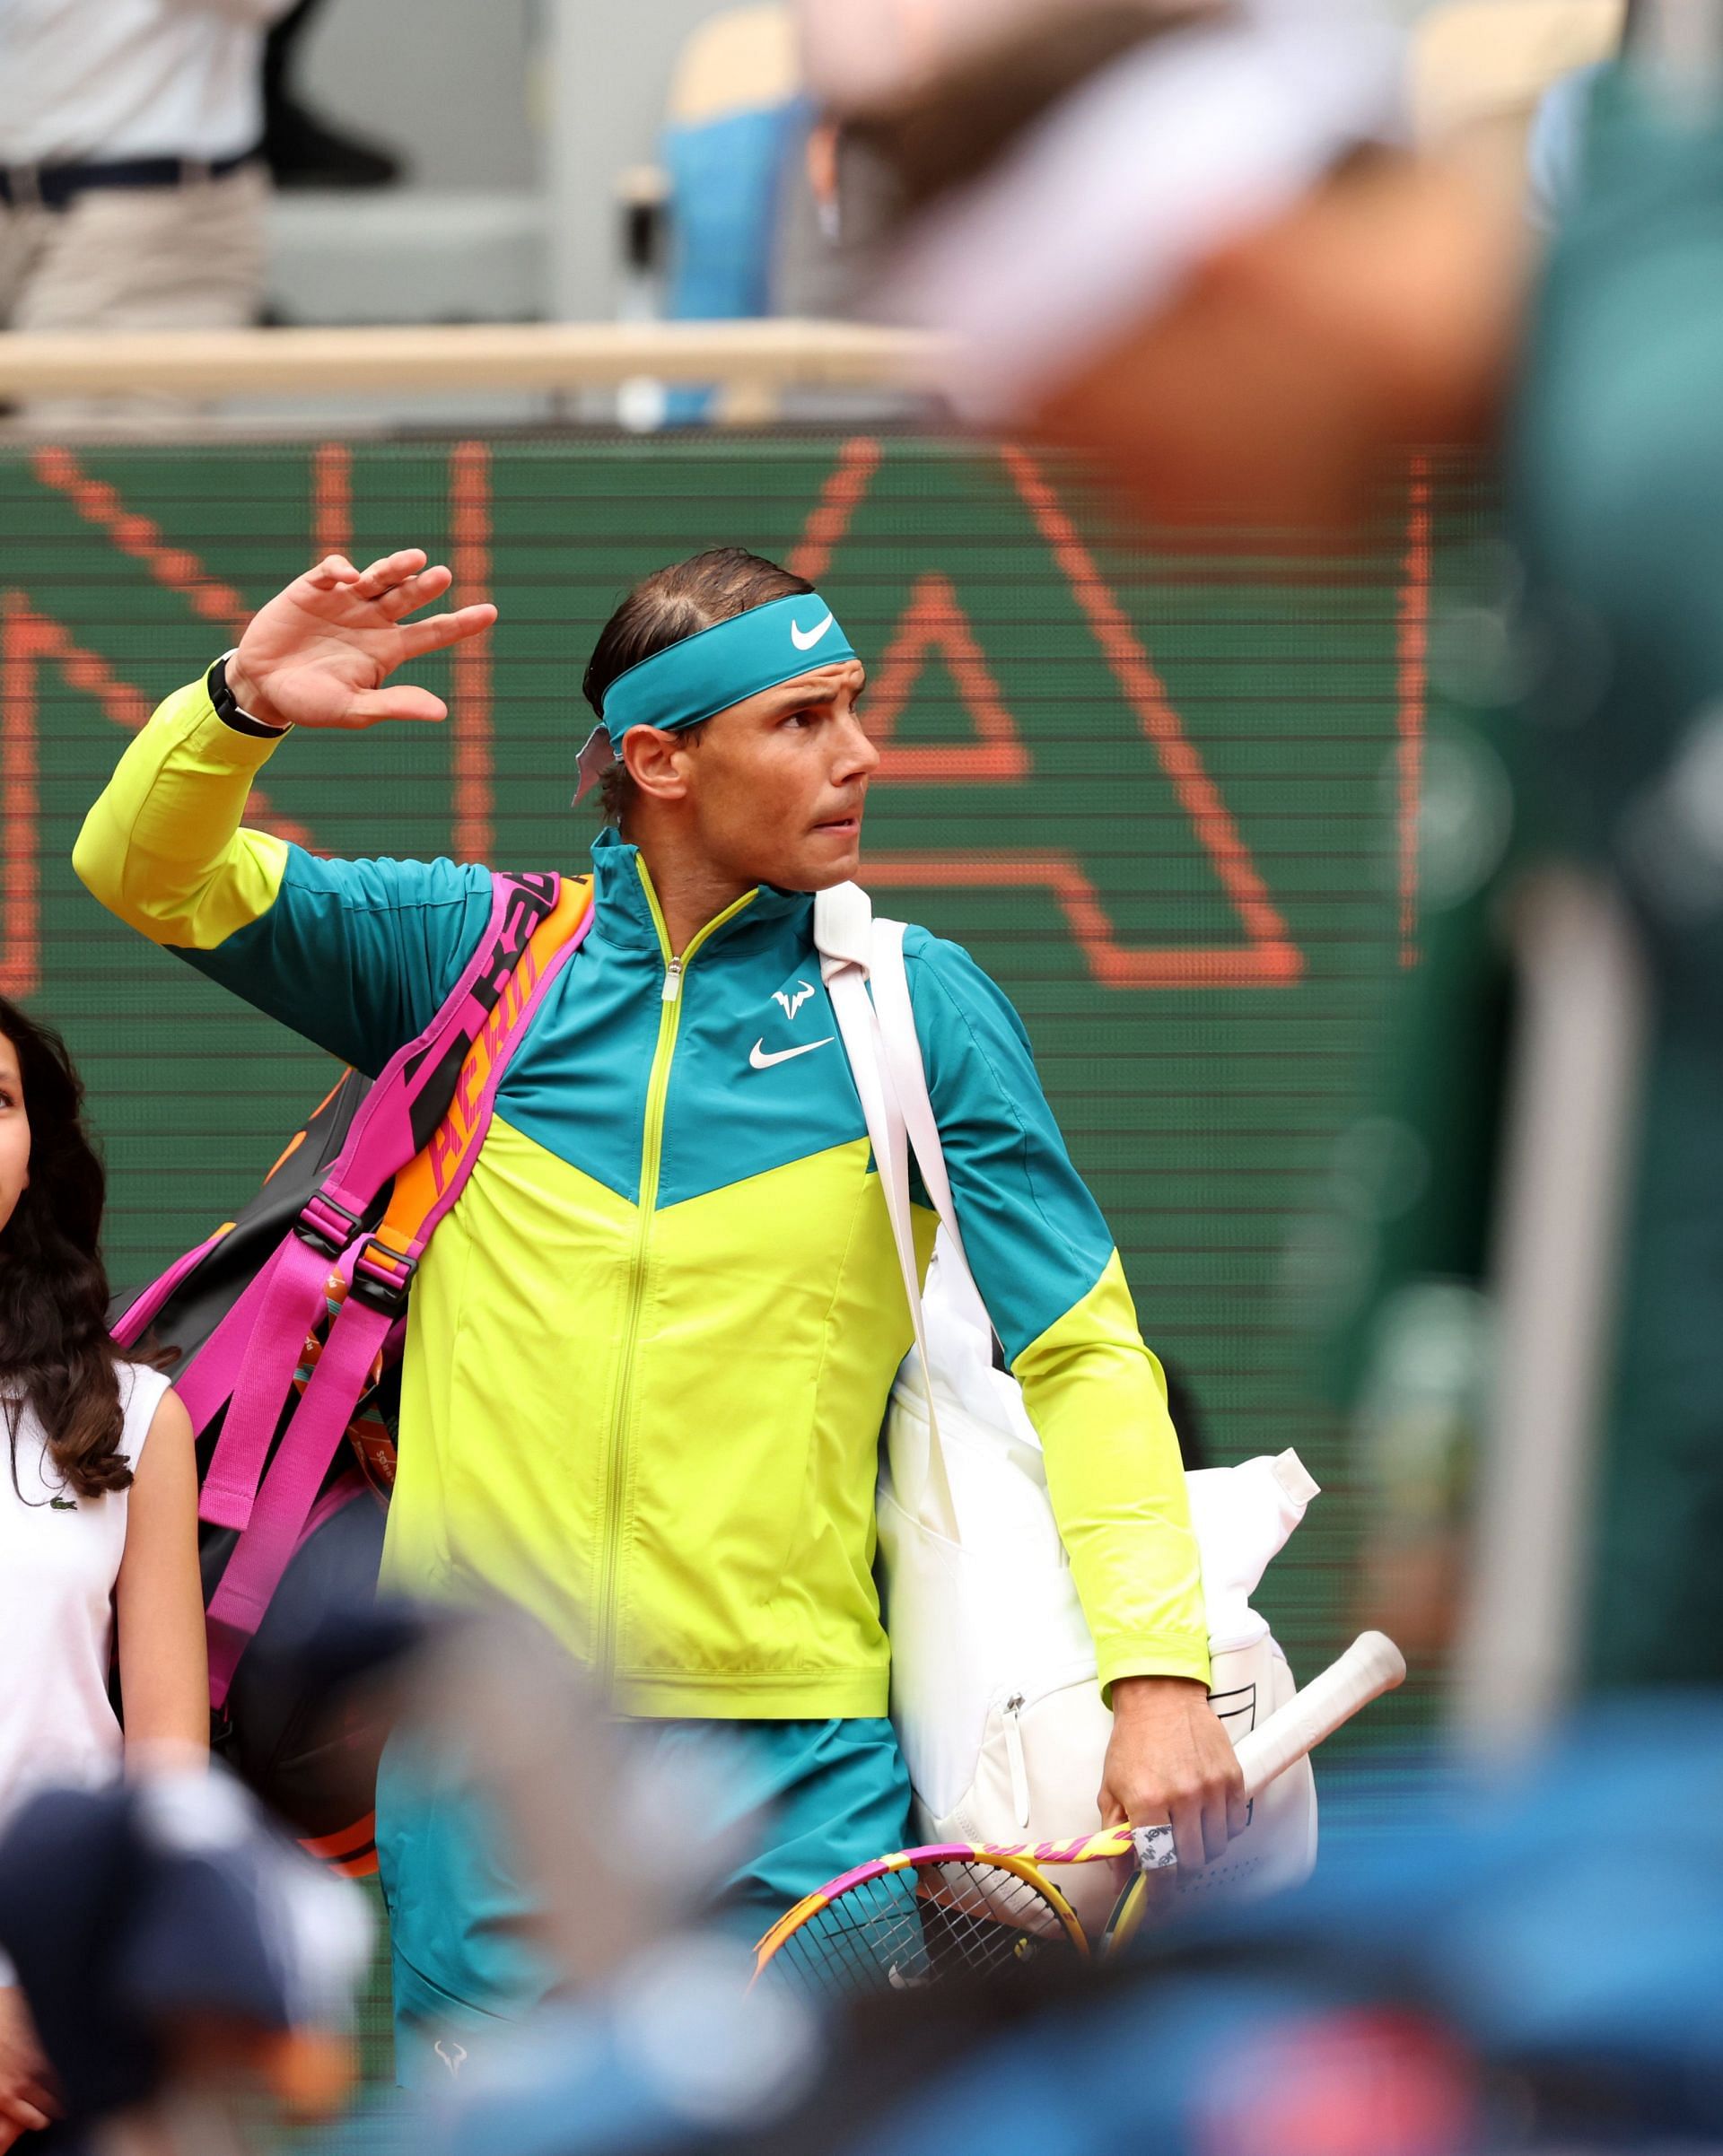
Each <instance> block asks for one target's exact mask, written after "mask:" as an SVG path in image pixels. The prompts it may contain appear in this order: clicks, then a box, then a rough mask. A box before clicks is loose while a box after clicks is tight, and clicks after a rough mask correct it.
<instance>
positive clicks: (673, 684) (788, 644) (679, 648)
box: [604, 591, 855, 748]
mask: <svg viewBox="0 0 1723 2156" xmlns="http://www.w3.org/2000/svg"><path fill="white" fill-rule="evenodd" d="M854 657H855V653H854V652H853V650H851V648H850V640H849V638H848V637H847V636H845V635H844V632H843V630H842V629H840V628H839V627H838V625H837V622H836V620H835V616H834V615H833V613H832V610H831V608H830V607H828V606H827V604H826V602H825V600H824V599H823V598H820V596H819V594H818V592H817V591H809V592H801V593H798V594H796V595H795V596H793V597H792V598H781V599H770V600H768V601H767V602H766V604H765V606H764V607H749V608H748V612H747V613H746V614H737V615H731V617H730V620H729V621H727V622H714V623H713V625H712V627H711V628H710V629H701V630H699V631H697V632H696V633H695V634H694V635H693V636H685V637H684V638H683V639H682V641H681V642H680V643H679V644H670V645H669V646H668V647H667V648H666V649H665V650H662V651H655V652H654V653H653V654H652V657H651V658H650V659H642V660H641V662H640V664H639V665H638V666H637V667H630V668H629V669H628V671H627V672H626V673H625V674H618V675H617V678H616V679H615V680H614V681H613V682H612V683H611V684H610V686H609V687H608V689H607V690H606V691H605V692H604V730H605V732H606V733H607V734H608V735H609V737H610V746H612V747H613V748H620V746H622V737H623V736H624V735H625V733H626V732H627V731H628V729H629V728H630V727H631V726H655V727H658V728H660V729H661V730H662V731H664V732H665V733H671V734H673V733H678V732H680V730H681V729H682V728H684V727H685V726H698V725H699V724H700V721H701V720H703V719H711V718H713V717H715V716H716V714H717V713H718V712H720V711H728V710H729V709H730V705H731V704H732V703H741V702H742V701H743V699H744V698H745V697H748V696H757V695H758V694H759V693H760V691H761V690H762V689H775V688H776V687H777V685H778V684H779V683H780V682H781V681H793V680H794V679H795V678H796V676H797V675H798V674H807V673H809V672H811V671H812V669H813V668H815V667H826V666H830V665H831V664H832V663H833V662H834V660H836V659H853V658H854Z"/></svg>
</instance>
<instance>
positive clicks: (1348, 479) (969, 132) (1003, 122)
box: [846, 0, 1527, 529]
mask: <svg viewBox="0 0 1723 2156" xmlns="http://www.w3.org/2000/svg"><path fill="white" fill-rule="evenodd" d="M1084 25H1087V28H1086V30H1085V28H1084V27H1083V26H1084ZM1073 56H1078V57H1080V59H1081V60H1083V61H1086V63H1087V65H1086V67H1082V66H1079V65H1074V62H1073ZM1399 63H1400V52H1399V45H1398V41H1397V39H1395V38H1394V37H1393V36H1392V35H1390V34H1389V33H1388V32H1387V31H1386V30H1385V29H1384V28H1383V26H1382V25H1381V23H1380V22H1378V20H1377V19H1376V18H1375V17H1374V15H1373V13H1372V12H1371V11H1370V10H1369V8H1368V7H1367V6H1361V5H1357V4H1351V0H1308V4H1306V5H1297V4H1291V0H1273V4H1260V5H1254V6H1252V5H1245V6H1234V7H1227V8H1220V9H1215V8H1210V9H1204V10H1202V11H1200V12H1199V13H1194V14H1193V13H1182V14H1181V13H1167V12H1165V11H1150V10H1145V9H1143V8H1141V7H1118V6H1084V7H1080V8H1078V9H1076V10H1067V11H1065V13H1063V14H1062V15H1061V16H1060V18H1059V19H1058V20H1056V21H1054V22H1036V21H1032V22H1029V23H1028V25H1027V26H1018V27H1015V28H1013V29H1011V30H1010V31H1007V32H1006V33H1005V34H1004V35H1003V36H1002V37H1001V39H1000V40H999V41H998V42H997V43H996V44H994V45H993V46H990V47H985V48H981V49H979V50H972V51H970V52H969V53H967V54H966V56H965V57H963V58H961V59H960V60H959V61H958V63H957V64H956V65H954V67H953V68H952V70H951V71H950V72H949V73H948V74H945V75H942V76H940V77H938V78H936V79H934V80H933V81H931V82H927V83H920V84H918V85H916V86H915V87H913V88H912V89H911V90H910V91H909V92H907V93H906V94H905V95H904V96H903V97H902V98H901V99H900V100H898V101H896V103H894V104H888V105H886V106H883V107H882V106H877V105H876V106H870V107H866V108H860V109H851V110H850V111H849V112H848V114H847V116H846V118H847V126H848V132H849V134H850V135H852V136H853V138H855V139H856V140H857V141H858V143H860V144H864V145H865V146H866V147H867V149H868V150H869V152H870V154H871V155H872V156H873V157H875V158H876V159H878V160H879V161H881V162H883V164H884V165H885V166H886V167H887V169H888V170H889V172H890V173H891V174H892V175H893V177H894V179H895V191H896V227H895V234H894V237H893V240H892V244H891V248H890V253H889V267H888V275H887V278H886V289H885V297H886V299H887V301H888V303H889V305H890V306H891V308H892V309H893V310H894V311H896V312H897V313H898V314H900V315H904V316H906V317H908V318H909V319H914V320H917V321H921V322H923V323H926V324H929V325H930V326H935V327H940V328H943V329H946V330H948V331H950V332H954V333H955V335H956V336H957V338H958V344H959V353H958V360H957V362H956V371H955V376H954V383H953V386H954V388H955V389H956V390H957V392H958V397H959V399H960V401H961V402H962V403H963V404H964V406H966V408H967V409H968V410H970V411H971V412H973V413H974V414H975V415H976V416H977V417H979V418H981V419H983V420H985V421H990V422H997V423H1010V424H1020V423H1024V422H1025V421H1028V422H1029V423H1032V424H1034V425H1036V426H1037V427H1038V428H1039V429H1040V430H1041V431H1042V432H1045V433H1047V434H1049V435H1052V436H1054V437H1055V438H1057V439H1060V440H1063V441H1069V442H1071V443H1073V444H1075V445H1077V446H1079V447H1086V448H1090V449H1093V450H1097V451H1098V452H1100V453H1101V454H1102V455H1103V457H1104V458H1105V459H1106V462H1107V463H1108V465H1109V467H1111V468H1113V469H1114V470H1115V472H1116V473H1117V474H1118V476H1120V477H1121V479H1122V480H1123V481H1124V484H1126V485H1127V486H1128V487H1129V488H1130V489H1131V490H1132V492H1133V495H1134V496H1135V498H1136V500H1137V501H1138V502H1139V503H1140V504H1141V507H1142V509H1143V511H1144V512H1145V513H1146V514H1148V515H1149V516H1150V517H1151V518H1152V519H1155V520H1156V521H1160V522H1165V521H1167V520H1168V519H1201V520H1203V521H1204V522H1216V521H1218V522H1222V523H1231V524H1233V525H1234V526H1236V527H1243V526H1246V525H1251V526H1255V527H1257V528H1260V527H1262V526H1264V525H1292V526H1299V527H1302V528H1307V529H1308V528H1310V527H1311V526H1312V525H1321V524H1336V523H1341V524H1344V523H1349V522H1350V521H1351V520H1352V519H1355V518H1356V517H1357V516H1358V515H1359V514H1360V511H1362V510H1363V509H1364V508H1365V507H1366V506H1367V505H1368V504H1369V502H1370V500H1371V498H1372V492H1373V490H1374V488H1375V487H1376V486H1377V485H1378V484H1379V482H1380V480H1381V478H1382V476H1383V475H1384V473H1385V471H1386V470H1387V469H1389V468H1390V466H1391V463H1392V460H1393V458H1394V457H1395V454H1396V453H1397V452H1399V451H1400V450H1402V448H1403V446H1404V444H1405V443H1407V442H1409V441H1464V440H1475V439H1478V438H1480V437H1482V435H1483V434H1485V433H1486V432H1488V431H1489V430H1490V429H1491V426H1492V425H1493V423H1494V420H1495V417H1496V415H1497V414H1498V413H1499V410H1500V404H1501V399H1502V397H1503V395H1504V392H1505V390H1506V388H1507V385H1508V383H1509V380H1510V377H1511V371H1512V364H1513V358H1514V353H1515V349H1516V339H1517V326H1518V322H1519V318H1520V310H1521V307H1522V304H1523V299H1524V278H1525V264H1526V252H1527V242H1526V236H1525V234H1524V232H1523V230H1522V227H1521V222H1520V219H1519V216H1518V214H1517V212H1518V205H1517V201H1516V200H1515V198H1514V196H1513V193H1512V192H1511V190H1510V189H1509V188H1505V187H1504V188H1499V187H1498V186H1497V185H1496V184H1495V182H1494V180H1493V178H1492V176H1491V174H1489V173H1488V172H1486V171H1476V170H1473V169H1471V168H1469V167H1465V166H1454V167H1449V166H1446V165H1439V164H1435V163H1431V162H1428V161H1422V160H1420V159H1416V158H1414V157H1413V156H1412V155H1410V154H1409V153H1406V152H1405V151H1404V149H1402V148H1401V147H1399V146H1398V144H1399V136H1400V114H1399V102H1398V100H1399Z"/></svg>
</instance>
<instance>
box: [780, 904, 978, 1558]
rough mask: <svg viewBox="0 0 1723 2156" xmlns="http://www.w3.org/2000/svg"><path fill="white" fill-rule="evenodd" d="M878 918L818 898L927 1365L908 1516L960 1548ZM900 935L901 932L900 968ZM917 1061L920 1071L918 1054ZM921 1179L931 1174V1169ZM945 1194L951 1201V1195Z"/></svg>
mask: <svg viewBox="0 0 1723 2156" xmlns="http://www.w3.org/2000/svg"><path fill="white" fill-rule="evenodd" d="M872 919H873V907H872V903H871V901H870V899H869V897H868V895H867V893H866V892H865V891H863V890H861V889H860V888H858V886H856V885H854V884H839V885H838V886H835V888H834V889H832V890H830V891H821V892H819V893H818V895H816V897H815V899H814V941H815V944H816V945H817V947H818V950H819V968H820V977H821V979H822V980H823V981H824V982H825V983H826V991H827V994H828V995H829V996H830V998H831V999H832V1015H833V1017H835V1019H836V1021H837V1030H838V1032H839V1034H841V1035H842V1037H843V1042H844V1053H845V1054H846V1055H847V1056H848V1057H849V1060H850V1069H851V1072H852V1074H853V1077H854V1079H855V1089H856V1092H857V1094H858V1095H860V1097H861V1101H862V1116H863V1118H864V1119H865V1121H866V1122H867V1126H868V1136H869V1138H870V1139H871V1140H872V1142H873V1152H874V1160H875V1163H876V1165H877V1166H878V1168H879V1183H880V1188H881V1190H882V1191H884V1193H885V1200H886V1211H887V1214H888V1217H889V1218H890V1221H891V1235H892V1241H893V1243H894V1244H896V1251H897V1264H898V1269H899V1270H900V1271H901V1272H902V1274H903V1279H904V1292H905V1295H906V1296H907V1297H908V1299H909V1314H910V1320H911V1322H912V1324H913V1325H914V1331H915V1348H916V1351H917V1353H918V1354H919V1355H920V1357H921V1360H922V1374H923V1380H924V1390H925V1393H926V1401H927V1436H928V1450H927V1472H926V1475H925V1477H924V1478H923V1485H922V1488H921V1489H920V1491H919V1492H910V1491H905V1493H903V1494H904V1496H905V1497H906V1498H913V1500H914V1502H913V1503H912V1505H911V1506H910V1509H911V1510H912V1511H913V1512H914V1514H915V1516H916V1518H917V1519H919V1520H920V1521H921V1523H922V1524H923V1526H924V1527H927V1528H929V1529H931V1531H932V1532H934V1533H935V1534H940V1535H943V1536H944V1537H945V1538H946V1540H947V1541H952V1542H955V1541H958V1540H959V1536H958V1513H957V1506H956V1504H955V1503H954V1501H953V1499H952V1496H951V1481H950V1478H949V1475H948V1474H947V1472H946V1466H945V1453H944V1451H943V1449H942V1447H941V1446H940V1429H939V1422H938V1419H937V1418H936V1416H935V1413H934V1409H933V1372H932V1364H931V1361H930V1359H929V1357H928V1352H927V1333H926V1330H925V1328H924V1326H923V1319H922V1286H921V1280H920V1279H919V1277H918V1275H917V1272H916V1266H915V1233H914V1223H913V1219H912V1216H911V1211H910V1198H909V1143H908V1132H907V1129H906V1126H905V1120H904V1111H903V1108H902V1105H901V1104H900V1103H899V1101H898V1099H897V1095H896V1087H895V1086H894V1085H893V1083H892V1078H891V1072H890V1068H889V1065H888V1061H887V1058H886V1053H885V1047H884V1043H883V1042H882V1040H881V1038H880V1032H879V1020H878V1018H877V1017H876V1015H875V1011H874V1006H873V1001H872V999H871V998H870V996H869V994H868V989H867V982H868V975H869V972H870V947H871V944H872V936H871V926H872ZM902 936H903V931H902V929H901V927H900V928H899V929H898V947H899V956H900V963H901V952H902ZM917 1061H918V1065H919V1054H918V1057H917ZM922 1091H923V1095H925V1093H926V1081H925V1079H923V1084H922ZM930 1113H931V1111H930ZM943 1173H944V1163H943V1161H941V1163H940V1174H941V1175H943ZM925 1174H926V1170H925V1168H923V1175H925ZM947 1195H948V1198H949V1190H948V1193H947Z"/></svg>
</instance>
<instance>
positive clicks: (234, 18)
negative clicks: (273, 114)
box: [0, 0, 292, 330]
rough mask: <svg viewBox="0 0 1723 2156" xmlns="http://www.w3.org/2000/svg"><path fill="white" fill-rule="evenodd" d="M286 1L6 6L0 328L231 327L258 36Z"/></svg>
mask: <svg viewBox="0 0 1723 2156" xmlns="http://www.w3.org/2000/svg"><path fill="white" fill-rule="evenodd" d="M291 4H292V0H6V5H5V7H4V11H0V325H4V327H10V328H13V329H34V330H78V329H97V328H101V329H190V328H226V327H238V326H240V325H242V324H245V323H248V322H250V321H251V320H252V319H254V318H255V317H256V315H257V312H258V305H259V302H260V300H261V296H262V286H263V258H264V222H263V221H264V205H265V202H266V199H267V179H266V176H265V173H264V169H263V166H262V164H261V163H260V162H259V161H258V154H257V153H258V143H259V141H260V139H261V136H262V133H263V100H262V62H263V43H264V33H265V31H266V30H267V28H268V26H269V24H270V23H271V22H273V21H274V20H275V19H276V17H277V16H280V15H282V14H283V13H285V11H286V9H287V8H288V7H289V6H290V5H291Z"/></svg>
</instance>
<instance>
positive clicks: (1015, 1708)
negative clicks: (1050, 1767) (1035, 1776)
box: [1001, 1692, 1029, 1832]
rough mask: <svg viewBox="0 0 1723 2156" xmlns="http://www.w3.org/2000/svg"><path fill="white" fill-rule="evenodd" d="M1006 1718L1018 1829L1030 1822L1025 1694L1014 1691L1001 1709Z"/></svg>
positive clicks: (1006, 1753)
mask: <svg viewBox="0 0 1723 2156" xmlns="http://www.w3.org/2000/svg"><path fill="white" fill-rule="evenodd" d="M1001 1713H1002V1714H1003V1715H1004V1720H1005V1759H1006V1763H1007V1765H1008V1766H1009V1767H1010V1772H1011V1808H1012V1810H1013V1811H1014V1812H1015V1813H1016V1815H1017V1824H1018V1829H1019V1832H1020V1831H1022V1830H1023V1829H1027V1827H1028V1823H1029V1769H1028V1762H1027V1761H1026V1760H1025V1759H1024V1757H1023V1695H1022V1693H1021V1692H1013V1693H1012V1694H1011V1696H1010V1698H1009V1699H1008V1700H1007V1701H1006V1702H1005V1705H1004V1706H1003V1708H1002V1709H1001Z"/></svg>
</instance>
